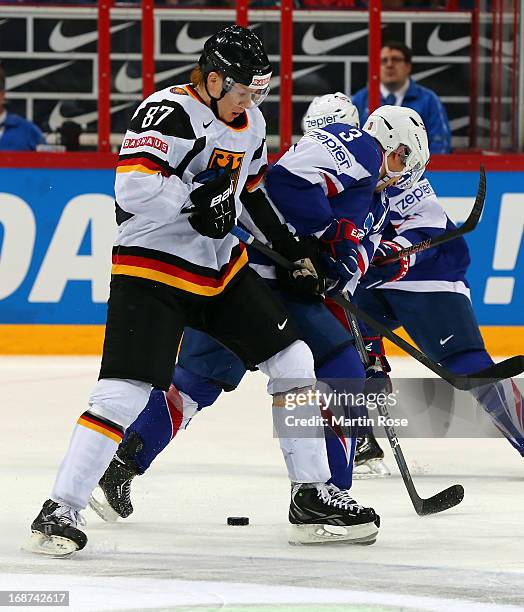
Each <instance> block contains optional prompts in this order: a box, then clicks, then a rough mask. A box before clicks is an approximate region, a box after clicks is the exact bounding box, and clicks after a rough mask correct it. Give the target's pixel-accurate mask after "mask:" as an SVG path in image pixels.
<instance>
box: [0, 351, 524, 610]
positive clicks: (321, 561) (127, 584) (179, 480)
mask: <svg viewBox="0 0 524 612" xmlns="http://www.w3.org/2000/svg"><path fill="white" fill-rule="evenodd" d="M392 361H393V362H394V363H393V366H394V368H395V371H396V373H397V375H398V374H399V373H403V374H405V375H412V376H414V375H417V374H418V375H422V373H424V374H425V371H424V370H422V369H421V368H420V369H419V368H418V367H415V366H414V365H413V362H412V361H411V360H408V359H395V360H392ZM97 368H98V359H96V358H74V357H71V358H51V357H50V358H28V357H21V358H0V383H1V384H0V401H1V406H2V415H3V418H2V436H1V439H0V465H1V467H0V477H1V481H0V486H1V491H2V501H1V503H0V590H14V589H24V590H28V589H29V590H39V589H44V590H69V591H70V602H71V603H70V608H69V609H71V610H89V611H95V610H148V609H152V610H181V609H184V610H187V609H193V608H195V609H198V610H235V611H236V612H238V611H240V610H248V609H249V610H251V609H253V607H254V606H257V607H258V608H260V609H261V610H275V609H278V610H287V611H290V610H293V611H295V610H314V611H315V612H316V611H320V610H322V611H324V610H326V611H327V610H338V611H340V610H446V611H447V610H453V611H463V610H464V611H472V612H473V611H475V612H476V611H479V612H483V611H488V610H489V611H493V610H523V609H524V597H523V596H522V593H521V592H522V588H523V587H522V582H521V580H523V578H524V560H523V554H522V536H523V533H524V530H523V525H524V519H523V516H522V514H523V513H522V510H523V506H524V493H523V490H522V485H523V476H524V465H523V463H522V459H521V458H520V457H519V456H518V454H517V453H516V452H515V451H514V450H513V449H512V448H511V447H510V446H509V444H507V443H506V442H505V441H504V440H503V439H500V438H476V439H468V440H458V439H437V440H435V439H424V440H414V439H406V440H402V447H403V450H404V453H405V455H406V456H407V458H408V463H409V465H410V468H411V469H412V470H413V474H414V476H415V484H416V486H417V488H418V490H419V493H420V494H421V495H422V496H423V497H429V496H430V495H433V494H434V493H436V492H437V491H439V490H441V489H443V488H445V487H447V486H449V485H451V484H454V483H456V482H460V483H462V484H463V485H464V487H465V490H466V495H465V499H464V501H463V502H462V504H460V505H459V506H458V507H456V508H454V509H451V510H448V511H446V512H444V513H442V514H438V515H434V516H429V517H418V516H417V515H416V514H415V512H414V510H413V508H412V506H411V502H410V500H409V498H408V496H407V493H406V491H405V489H404V486H403V483H402V481H401V479H400V476H399V474H398V471H397V469H396V465H395V463H394V460H393V458H392V455H391V453H390V452H389V448H387V449H386V447H387V446H388V445H387V441H384V440H382V446H383V447H384V448H385V450H386V459H387V462H388V465H389V466H390V468H391V469H392V471H393V477H391V478H389V479H381V480H365V481H362V480H361V481H356V482H355V483H354V487H353V494H354V496H355V497H356V499H357V500H358V501H359V502H363V503H366V504H369V505H372V506H373V507H374V508H375V509H376V510H377V511H378V512H379V513H380V515H381V517H382V527H381V529H380V533H379V538H378V540H377V543H376V544H375V545H373V546H367V547H357V546H347V545H340V544H339V545H332V546H329V547H328V546H316V547H305V546H302V547H292V546H290V545H289V544H288V543H287V507H288V503H289V484H288V481H287V476H286V472H285V469H284V465H283V460H282V458H281V455H280V450H279V448H278V443H277V441H276V440H274V439H273V437H272V425H271V410H270V402H269V400H268V397H267V396H266V394H265V390H264V387H265V382H264V378H263V377H262V376H261V375H260V374H250V375H249V376H248V377H247V378H246V379H245V380H244V381H243V383H242V385H241V388H240V389H239V390H238V391H237V392H235V393H228V394H224V395H223V396H222V398H221V399H220V400H219V403H218V404H217V405H215V406H213V407H212V408H210V409H207V410H206V411H205V413H202V414H200V415H198V416H197V418H195V420H194V421H193V423H192V424H191V426H190V428H189V429H188V430H187V431H186V432H183V433H182V434H181V435H179V436H178V438H177V439H176V440H175V441H174V442H173V443H172V444H171V446H170V447H169V448H168V449H167V450H166V451H165V452H164V453H163V454H162V455H161V456H160V457H159V458H158V459H157V461H156V463H155V464H153V466H152V468H151V470H150V471H149V473H148V474H147V475H146V476H144V477H140V478H137V479H136V480H135V481H134V483H133V499H134V506H135V512H134V514H133V515H132V516H131V517H130V518H129V519H127V520H125V521H122V522H119V523H117V524H113V525H110V524H106V523H104V522H103V521H102V520H101V519H99V518H98V517H97V516H96V515H95V514H94V513H93V512H91V511H90V510H86V512H85V516H86V518H87V519H88V523H89V524H88V536H89V543H88V546H87V548H86V549H85V550H84V551H82V552H80V553H78V554H77V555H75V556H74V557H72V558H70V559H50V558H43V557H40V556H35V555H31V554H29V553H26V552H23V551H21V550H20V547H21V545H22V544H23V543H24V541H25V539H26V537H27V535H28V533H29V525H30V523H31V521H32V519H33V518H34V517H35V516H36V514H37V513H38V511H39V509H40V507H41V504H42V502H43V501H44V500H45V499H46V498H47V497H48V496H49V491H50V488H51V485H52V482H53V479H54V475H55V470H56V468H57V466H58V463H59V461H60V459H61V457H62V455H63V453H64V451H65V449H66V446H67V444H68V440H69V435H70V432H71V430H72V427H73V424H74V422H75V420H76V419H77V418H78V416H79V414H80V413H81V412H83V411H84V410H85V409H86V403H85V402H86V398H87V396H88V393H89V391H90V389H91V387H92V385H93V384H94V382H95V380H96V375H97ZM231 515H234V516H248V517H249V518H250V521H251V524H250V525H249V526H248V527H228V526H226V517H227V516H231ZM17 609H24V610H26V609H27V610H29V609H33V610H34V608H17ZM46 609H49V610H51V609H56V610H60V609H62V610H63V609H64V608H46Z"/></svg>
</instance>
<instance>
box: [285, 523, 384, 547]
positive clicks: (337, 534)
mask: <svg viewBox="0 0 524 612" xmlns="http://www.w3.org/2000/svg"><path fill="white" fill-rule="evenodd" d="M288 535H289V540H288V541H289V543H290V544H291V545H292V546H296V545H301V544H335V543H337V542H341V543H344V544H368V545H369V544H374V543H375V540H376V539H377V535H378V527H377V526H376V525H375V523H363V524H362V525H352V526H351V527H350V526H343V525H322V524H313V525H291V526H290V529H289V534H288Z"/></svg>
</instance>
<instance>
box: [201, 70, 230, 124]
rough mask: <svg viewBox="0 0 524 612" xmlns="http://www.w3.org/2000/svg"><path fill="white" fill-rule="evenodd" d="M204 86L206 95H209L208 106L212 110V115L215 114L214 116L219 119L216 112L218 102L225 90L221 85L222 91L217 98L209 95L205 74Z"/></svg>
mask: <svg viewBox="0 0 524 612" xmlns="http://www.w3.org/2000/svg"><path fill="white" fill-rule="evenodd" d="M204 88H205V90H206V93H207V95H208V96H209V99H210V100H211V102H210V104H209V108H210V109H211V110H212V111H213V115H215V117H217V118H219V119H220V116H219V114H218V103H219V101H220V100H222V98H223V97H224V96H225V95H226V93H227V91H226V90H225V89H224V88H223V87H222V92H221V93H220V96H219V97H218V98H214V97H213V96H212V95H211V93H210V91H209V89H208V88H207V76H206V78H205V79H204Z"/></svg>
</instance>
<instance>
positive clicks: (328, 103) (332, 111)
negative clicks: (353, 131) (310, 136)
mask: <svg viewBox="0 0 524 612" xmlns="http://www.w3.org/2000/svg"><path fill="white" fill-rule="evenodd" d="M331 123H347V124H348V125H354V126H355V127H360V121H359V117H358V110H357V107H356V106H355V105H354V104H353V103H352V102H351V100H350V98H348V97H347V96H346V95H344V94H343V93H340V91H337V93H332V94H326V95H325V96H318V97H316V98H314V99H313V102H311V104H310V105H309V107H308V109H307V111H306V114H305V115H304V118H303V119H302V131H303V132H304V134H305V133H306V132H309V130H314V129H315V128H320V129H321V128H323V127H326V125H330V124H331Z"/></svg>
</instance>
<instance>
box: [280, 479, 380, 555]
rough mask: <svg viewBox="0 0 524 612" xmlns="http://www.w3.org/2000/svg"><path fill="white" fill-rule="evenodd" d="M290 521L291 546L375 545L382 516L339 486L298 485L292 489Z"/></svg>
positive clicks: (294, 485)
mask: <svg viewBox="0 0 524 612" xmlns="http://www.w3.org/2000/svg"><path fill="white" fill-rule="evenodd" d="M289 522H290V523H291V524H292V525H293V527H292V528H291V536H290V540H289V543H290V544H317V543H323V542H346V543H348V544H373V543H374V542H375V540H376V539H377V534H378V528H379V526H380V517H379V516H378V514H376V512H375V511H374V510H373V508H365V507H364V506H361V505H360V504H358V503H357V502H356V501H355V500H354V499H353V498H352V497H351V496H350V495H349V493H348V491H346V490H342V489H339V488H338V487H336V486H335V485H325V484H300V483H295V484H293V485H292V487H291V504H290V506H289Z"/></svg>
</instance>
